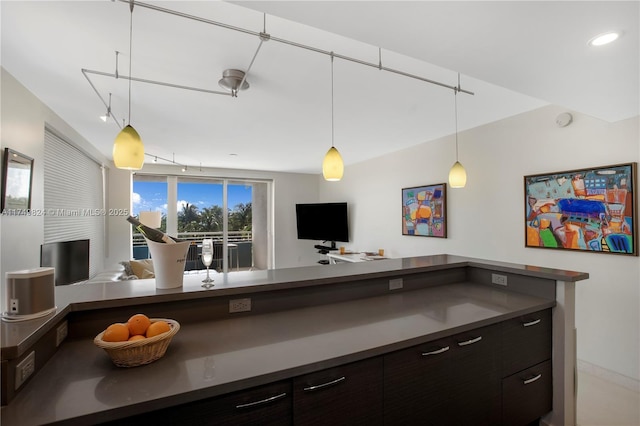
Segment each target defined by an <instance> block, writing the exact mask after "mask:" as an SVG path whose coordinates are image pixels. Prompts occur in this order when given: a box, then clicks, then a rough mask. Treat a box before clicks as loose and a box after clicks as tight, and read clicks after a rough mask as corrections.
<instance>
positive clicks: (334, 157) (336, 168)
mask: <svg viewBox="0 0 640 426" xmlns="http://www.w3.org/2000/svg"><path fill="white" fill-rule="evenodd" d="M333 128H334V126H333V52H331V148H329V151H327V154H326V155H325V156H324V161H322V175H323V176H324V180H327V181H334V182H335V181H339V180H340V179H342V175H343V174H344V163H343V162H342V156H341V155H340V153H339V152H338V150H337V149H336V148H335V146H333V142H334V130H333Z"/></svg>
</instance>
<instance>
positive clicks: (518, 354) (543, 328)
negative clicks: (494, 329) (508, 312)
mask: <svg viewBox="0 0 640 426" xmlns="http://www.w3.org/2000/svg"><path fill="white" fill-rule="evenodd" d="M502 335H503V336H502V341H503V345H504V347H503V357H502V359H503V366H502V374H503V377H506V376H509V375H511V374H513V373H515V372H518V371H521V370H523V369H525V368H528V367H531V366H532V365H536V364H538V363H540V362H542V361H545V360H547V359H551V310H550V309H547V310H544V311H540V312H535V313H533V314H529V315H525V316H521V317H518V318H514V319H511V320H508V321H505V322H504V323H503V328H502Z"/></svg>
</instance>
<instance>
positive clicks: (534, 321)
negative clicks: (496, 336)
mask: <svg viewBox="0 0 640 426" xmlns="http://www.w3.org/2000/svg"><path fill="white" fill-rule="evenodd" d="M540 321H541V320H540V319H537V320H533V321H531V322H523V323H522V326H523V327H531V326H532V325H536V324H540Z"/></svg>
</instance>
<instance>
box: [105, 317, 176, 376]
mask: <svg viewBox="0 0 640 426" xmlns="http://www.w3.org/2000/svg"><path fill="white" fill-rule="evenodd" d="M150 320H151V323H154V322H156V321H166V322H167V323H168V324H169V326H170V327H171V330H169V331H167V332H165V333H162V334H158V335H156V336H153V337H148V338H146V339H141V340H134V341H132V342H129V341H127V342H105V341H104V340H102V335H103V334H104V331H103V332H102V333H100V334H98V335H97V336H96V337H95V338H94V339H93V343H94V344H95V345H96V346H97V347H99V348H102V349H104V350H105V351H106V352H107V354H109V356H110V357H111V360H112V361H113V363H114V364H115V365H117V366H118V367H137V366H139V365H145V364H149V363H151V362H153V361H156V360H158V359H160V358H162V356H163V355H164V353H165V352H166V351H167V348H168V347H169V343H171V338H173V336H175V334H176V333H177V332H178V330H180V324H179V323H178V321H174V320H171V319H166V318H150Z"/></svg>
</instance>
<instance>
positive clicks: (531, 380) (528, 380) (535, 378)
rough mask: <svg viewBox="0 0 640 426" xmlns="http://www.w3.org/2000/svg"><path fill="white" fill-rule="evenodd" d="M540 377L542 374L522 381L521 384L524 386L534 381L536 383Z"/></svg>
mask: <svg viewBox="0 0 640 426" xmlns="http://www.w3.org/2000/svg"><path fill="white" fill-rule="evenodd" d="M540 377H542V374H538V375H537V376H533V377H531V378H529V379H526V380H523V381H522V382H523V383H524V384H525V385H528V384H529V383H533V382H535V381H536V380H538V379H539V378H540Z"/></svg>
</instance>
